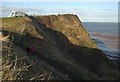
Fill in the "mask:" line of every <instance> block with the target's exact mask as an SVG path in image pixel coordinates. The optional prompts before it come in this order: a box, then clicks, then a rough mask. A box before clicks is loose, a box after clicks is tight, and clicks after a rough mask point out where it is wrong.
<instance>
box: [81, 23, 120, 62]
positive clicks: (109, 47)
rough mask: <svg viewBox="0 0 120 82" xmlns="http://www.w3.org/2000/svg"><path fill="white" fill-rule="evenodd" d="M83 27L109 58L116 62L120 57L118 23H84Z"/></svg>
mask: <svg viewBox="0 0 120 82" xmlns="http://www.w3.org/2000/svg"><path fill="white" fill-rule="evenodd" d="M82 25H83V26H84V28H85V29H86V30H87V31H88V33H89V34H90V37H91V39H92V40H93V41H94V42H95V43H96V44H97V45H98V48H99V49H101V50H102V52H103V53H105V54H106V56H107V57H108V58H110V59H112V60H116V59H118V58H119V57H120V52H119V49H118V45H119V44H118V40H120V37H119V36H118V23H117V22H82Z"/></svg>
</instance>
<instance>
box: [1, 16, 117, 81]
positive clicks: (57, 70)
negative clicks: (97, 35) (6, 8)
mask: <svg viewBox="0 0 120 82" xmlns="http://www.w3.org/2000/svg"><path fill="white" fill-rule="evenodd" d="M1 30H2V31H3V34H4V35H10V36H11V37H12V46H11V47H12V50H13V51H15V53H16V55H17V56H18V57H24V56H27V57H28V60H26V61H27V62H29V61H37V62H39V63H35V66H33V67H30V69H29V70H28V71H29V72H24V73H22V74H21V77H22V78H23V79H30V78H31V77H33V76H34V75H36V74H37V73H39V74H42V73H43V72H44V71H46V69H47V70H51V67H53V68H52V76H53V78H52V79H53V80H55V79H78V80H84V79H86V80H87V79H98V80H100V79H101V80H102V79H118V78H117V77H118V71H117V68H116V66H115V64H114V63H113V62H112V61H111V60H109V59H108V58H107V57H106V56H105V55H104V54H103V53H102V52H101V50H99V49H98V48H97V46H96V44H95V43H94V42H93V41H92V40H91V39H90V36H89V34H88V33H87V31H86V30H85V28H84V27H83V26H82V23H81V21H80V20H79V18H78V17H77V15H72V14H65V15H49V16H37V17H32V16H29V17H28V16H26V17H13V18H3V19H2V29H1ZM31 45H34V46H35V48H36V52H35V53H34V55H35V56H34V57H31V56H29V55H27V53H26V48H27V47H29V46H31ZM16 49H18V50H16ZM3 51H4V52H5V50H4V49H3ZM3 54H4V53H3ZM11 54H12V53H11ZM6 56H7V55H6V54H4V55H3V59H4V60H3V61H6ZM11 56H12V57H15V56H14V55H11ZM9 59H11V57H10V58H9ZM43 64H44V65H43ZM3 65H4V63H3ZM5 66H6V65H5ZM106 70H107V71H106ZM28 75H29V76H28ZM26 76H28V77H26ZM8 79H10V78H8ZM14 79H17V77H16V78H14ZM37 79H41V78H37Z"/></svg>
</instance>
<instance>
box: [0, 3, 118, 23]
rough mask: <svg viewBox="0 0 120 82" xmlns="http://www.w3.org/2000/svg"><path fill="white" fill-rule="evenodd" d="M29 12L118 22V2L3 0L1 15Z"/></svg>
mask: <svg viewBox="0 0 120 82" xmlns="http://www.w3.org/2000/svg"><path fill="white" fill-rule="evenodd" d="M13 10H16V11H24V12H26V13H27V14H35V15H49V14H76V15H77V16H78V17H79V18H80V20H81V21H82V22H117V21H118V2H2V4H0V11H2V15H1V17H7V16H8V15H9V14H10V13H11V11H13Z"/></svg>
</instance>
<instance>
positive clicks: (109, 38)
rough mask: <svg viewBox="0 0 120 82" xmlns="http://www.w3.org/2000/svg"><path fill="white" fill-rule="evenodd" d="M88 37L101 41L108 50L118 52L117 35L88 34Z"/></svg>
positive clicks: (119, 38)
mask: <svg viewBox="0 0 120 82" xmlns="http://www.w3.org/2000/svg"><path fill="white" fill-rule="evenodd" d="M90 36H91V37H93V38H96V39H100V40H102V41H103V42H104V44H105V45H106V47H107V49H108V50H113V51H118V40H120V37H118V36H117V35H116V36H115V35H105V34H99V33H90Z"/></svg>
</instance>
